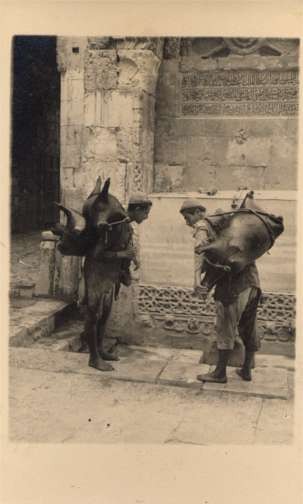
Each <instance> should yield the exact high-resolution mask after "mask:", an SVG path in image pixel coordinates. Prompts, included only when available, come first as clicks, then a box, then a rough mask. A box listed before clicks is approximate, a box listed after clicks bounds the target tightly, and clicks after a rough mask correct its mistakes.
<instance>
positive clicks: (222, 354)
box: [197, 350, 232, 383]
mask: <svg viewBox="0 0 303 504" xmlns="http://www.w3.org/2000/svg"><path fill="white" fill-rule="evenodd" d="M231 352H232V350H218V362H217V365H216V368H215V370H214V371H212V372H211V373H206V374H201V375H198V376H197V380H199V381H202V382H215V383H226V382H227V376H226V367H227V364H228V360H229V357H230V354H231Z"/></svg>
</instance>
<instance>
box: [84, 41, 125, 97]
mask: <svg viewBox="0 0 303 504" xmlns="http://www.w3.org/2000/svg"><path fill="white" fill-rule="evenodd" d="M117 84H118V69H117V55H116V51H114V50H109V49H108V50H103V49H94V50H92V49H88V50H87V51H86V54H85V75H84V87H85V91H86V92H95V91H96V90H108V89H116V88H117Z"/></svg>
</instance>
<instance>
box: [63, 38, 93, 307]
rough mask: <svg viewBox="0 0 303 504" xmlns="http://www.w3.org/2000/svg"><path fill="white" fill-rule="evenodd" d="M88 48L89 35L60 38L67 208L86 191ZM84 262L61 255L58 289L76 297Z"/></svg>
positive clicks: (77, 206)
mask: <svg viewBox="0 0 303 504" xmlns="http://www.w3.org/2000/svg"><path fill="white" fill-rule="evenodd" d="M86 47H87V38H85V37H79V38H77V37H59V38H58V41H57V64H58V69H59V71H60V73H61V108H60V187H61V202H62V203H63V205H65V206H67V207H72V208H75V209H77V210H81V209H82V203H83V200H84V199H85V194H86V193H85V191H84V189H83V187H81V184H80V185H78V184H77V174H78V173H79V172H80V171H81V170H82V143H83V128H84V60H85V50H86ZM79 267H80V261H79V259H78V258H75V257H72V258H71V257H64V258H63V257H62V256H61V255H60V254H57V272H58V271H59V272H60V278H59V279H57V280H56V291H57V294H59V295H60V296H64V297H66V298H67V299H73V298H74V297H75V292H76V291H77V288H78V276H79Z"/></svg>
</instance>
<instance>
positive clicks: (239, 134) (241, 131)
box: [235, 128, 248, 145]
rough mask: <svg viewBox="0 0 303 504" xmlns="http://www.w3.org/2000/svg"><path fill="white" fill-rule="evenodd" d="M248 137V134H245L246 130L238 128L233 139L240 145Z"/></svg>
mask: <svg viewBox="0 0 303 504" xmlns="http://www.w3.org/2000/svg"><path fill="white" fill-rule="evenodd" d="M247 138H248V134H247V131H246V130H245V129H243V128H241V129H239V131H237V133H236V135H235V140H236V142H237V144H239V145H242V144H244V143H245V142H246V140H247Z"/></svg>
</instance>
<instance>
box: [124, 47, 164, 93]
mask: <svg viewBox="0 0 303 504" xmlns="http://www.w3.org/2000/svg"><path fill="white" fill-rule="evenodd" d="M118 57H119V67H120V69H119V72H120V75H119V86H120V87H123V88H124V89H127V88H132V89H136V90H143V91H146V92H147V93H149V94H151V95H153V96H155V89H156V84H157V79H158V70H159V66H160V63H161V60H160V59H159V58H158V57H157V56H156V55H155V54H154V53H153V52H152V51H150V52H148V51H138V50H134V49H132V50H131V49H119V50H118ZM130 66H131V69H132V71H128V72H127V76H128V79H126V78H125V72H126V71H127V69H128V68H129V67H130ZM135 69H137V70H136V71H134V70H135Z"/></svg>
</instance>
